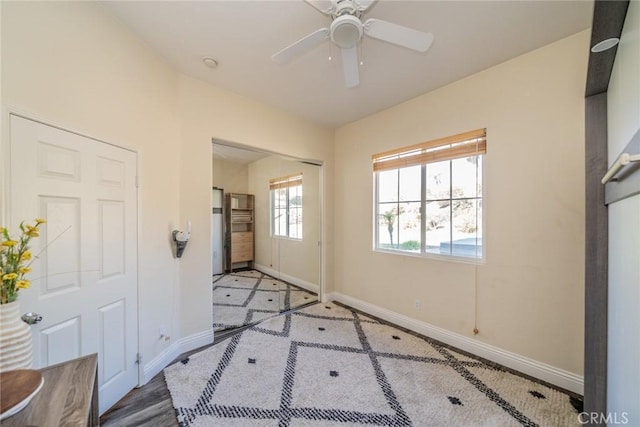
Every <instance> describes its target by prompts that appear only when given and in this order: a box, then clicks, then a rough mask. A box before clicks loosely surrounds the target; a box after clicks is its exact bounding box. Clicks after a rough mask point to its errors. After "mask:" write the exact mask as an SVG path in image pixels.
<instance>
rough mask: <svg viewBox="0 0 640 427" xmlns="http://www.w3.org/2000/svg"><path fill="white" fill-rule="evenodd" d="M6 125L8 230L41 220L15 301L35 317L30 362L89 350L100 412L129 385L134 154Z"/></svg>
mask: <svg viewBox="0 0 640 427" xmlns="http://www.w3.org/2000/svg"><path fill="white" fill-rule="evenodd" d="M10 126H11V142H10V144H11V147H10V148H11V171H10V188H11V196H10V197H11V207H10V218H9V219H10V221H11V225H12V226H11V229H15V227H16V226H17V224H18V223H19V222H20V221H22V220H26V221H29V220H33V219H34V218H36V217H42V218H45V219H46V220H47V224H45V225H44V226H42V227H41V228H42V231H41V235H40V237H39V238H37V239H33V240H32V243H33V245H32V252H33V254H34V255H36V254H38V255H37V258H36V259H35V261H34V262H33V264H32V268H33V272H32V273H30V277H31V278H32V286H31V288H30V289H27V290H24V291H21V293H20V297H19V301H20V306H21V309H22V311H23V312H30V311H31V312H35V313H38V314H40V315H41V316H42V318H43V320H42V321H41V322H40V323H38V324H35V325H33V326H32V332H33V353H34V355H33V360H34V367H36V368H40V367H45V366H48V365H52V364H56V363H60V362H63V361H65V360H69V359H73V358H76V357H79V356H83V355H87V354H91V353H98V384H99V396H100V413H103V412H104V411H105V410H106V409H108V408H109V407H110V406H112V405H113V404H114V403H115V402H117V401H118V400H119V399H120V398H121V397H122V396H124V395H125V394H126V393H127V392H128V391H129V390H131V389H132V388H133V387H135V386H136V385H137V382H138V381H137V379H138V366H137V364H136V354H137V351H138V350H137V349H138V323H137V322H138V319H137V287H138V283H137V225H136V217H137V201H136V199H137V190H136V168H137V166H136V163H137V161H136V154H135V153H134V152H131V151H128V150H124V149H122V148H118V147H115V146H112V145H109V144H106V143H103V142H99V141H96V140H94V139H91V138H87V137H83V136H80V135H77V134H75V133H71V132H67V131H64V130H61V129H59V128H55V127H52V126H48V125H44V124H42V123H38V122H35V121H32V120H28V119H25V118H22V117H19V116H14V115H12V116H11V120H10ZM45 246H46V247H45Z"/></svg>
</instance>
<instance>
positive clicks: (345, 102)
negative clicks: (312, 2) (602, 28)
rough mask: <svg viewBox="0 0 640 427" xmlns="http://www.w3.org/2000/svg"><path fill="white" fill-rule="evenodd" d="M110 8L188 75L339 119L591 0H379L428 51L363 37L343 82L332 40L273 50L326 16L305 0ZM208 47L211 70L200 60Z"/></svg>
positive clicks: (307, 114) (572, 18)
mask: <svg viewBox="0 0 640 427" xmlns="http://www.w3.org/2000/svg"><path fill="white" fill-rule="evenodd" d="M106 4H107V7H108V9H109V10H111V11H112V12H113V13H114V14H115V15H116V16H118V17H119V18H120V19H121V20H122V21H123V22H124V23H125V24H126V25H127V26H129V27H130V28H131V29H132V30H133V31H134V32H135V33H137V34H138V35H139V36H140V37H142V38H143V39H144V40H145V41H146V42H147V43H148V44H149V45H150V46H151V47H152V48H153V49H154V50H156V51H157V52H158V53H159V54H160V55H162V56H163V57H164V58H166V59H167V61H169V62H170V63H172V64H173V65H174V66H175V67H176V68H177V69H179V70H180V71H181V72H183V73H184V74H187V75H190V76H193V77H196V78H199V79H202V80H205V81H208V82H211V83H212V84H214V85H216V86H219V87H222V88H225V89H228V90H230V91H233V92H236V93H238V94H241V95H244V96H247V97H249V98H252V99H254V100H257V101H261V102H264V103H267V104H269V105H272V106H276V107H279V108H282V109H284V110H286V111H288V112H291V113H293V114H295V115H298V116H300V117H303V118H306V119H308V120H311V121H313V122H316V123H318V124H321V125H324V126H328V127H332V128H333V127H338V126H340V125H343V124H345V123H349V122H352V121H354V120H357V119H360V118H362V117H365V116H367V115H370V114H372V113H375V112H378V111H380V110H383V109H385V108H388V107H391V106H393V105H395V104H398V103H400V102H403V101H406V100H409V99H411V98H414V97H416V96H418V95H421V94H424V93H426V92H429V91H432V90H434V89H436V88H438V87H442V86H444V85H446V84H448V83H451V82H453V81H455V80H458V79H460V78H463V77H465V76H468V75H471V74H473V73H476V72H478V71H481V70H483V69H486V68H489V67H491V66H493V65H496V64H499V63H501V62H504V61H506V60H508V59H510V58H513V57H515V56H518V55H521V54H523V53H525V52H528V51H531V50H533V49H536V48H538V47H541V46H544V45H546V44H548V43H551V42H553V41H555V40H559V39H561V38H563V37H566V36H569V35H571V34H574V33H576V32H578V31H581V30H584V29H587V28H589V27H590V25H591V18H592V13H593V1H592V0H569V1H559V0H555V1H542V0H536V1H508V0H503V1H480V0H475V1H451V0H449V1H425V0H422V1H415V0H414V1H394V0H380V1H379V2H377V3H376V4H375V5H374V6H373V7H372V8H371V9H370V10H369V11H368V12H367V13H366V15H365V16H364V19H368V18H378V19H384V20H387V21H391V22H394V23H396V24H400V25H404V26H407V27H411V28H415V29H417V30H421V31H425V32H431V33H433V35H434V36H435V41H434V43H433V45H432V46H431V48H430V49H429V51H427V53H425V54H419V53H415V52H413V51H410V50H407V49H404V48H400V47H396V46H393V45H390V44H387V43H384V42H381V41H378V40H375V39H371V38H367V37H365V38H363V41H362V43H361V59H362V61H363V62H364V64H363V65H361V67H360V86H358V87H356V88H353V89H347V88H345V86H344V80H343V75H342V64H341V60H340V52H339V50H338V49H337V48H336V47H335V46H333V47H332V48H331V53H332V57H333V59H332V60H331V61H329V60H328V57H329V53H330V43H329V42H326V43H324V44H322V45H320V46H319V47H317V48H315V49H314V50H312V51H310V52H308V53H306V54H304V55H302V56H301V57H298V58H297V59H295V60H294V61H292V62H291V63H289V64H287V65H284V66H281V65H278V64H276V63H274V62H273V61H272V60H271V55H272V54H273V53H275V52H277V51H279V50H280V49H282V48H283V47H285V46H287V45H289V44H291V43H293V42H294V41H296V40H298V39H300V38H302V37H303V36H305V35H307V34H309V33H311V32H312V31H314V30H316V29H319V28H322V27H328V26H329V24H330V18H328V17H326V16H324V15H322V14H321V13H319V12H318V11H317V10H315V9H314V8H312V7H311V6H309V5H308V4H306V3H305V2H304V1H302V0H271V1H243V0H225V1H221V0H215V1H116V2H107V3H106ZM204 56H211V57H213V58H215V59H216V60H217V61H218V62H219V66H218V67H217V68H216V69H210V68H207V67H205V66H204V65H203V63H202V58H203V57H204Z"/></svg>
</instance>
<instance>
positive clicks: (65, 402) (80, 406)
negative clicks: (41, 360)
mask: <svg viewBox="0 0 640 427" xmlns="http://www.w3.org/2000/svg"><path fill="white" fill-rule="evenodd" d="M40 372H41V373H42V376H43V377H44V386H43V387H42V390H40V391H39V392H38V394H36V396H35V397H34V398H33V400H31V402H29V404H28V405H27V407H26V408H24V409H23V410H22V411H20V412H18V413H17V414H15V415H13V416H11V417H9V418H7V419H5V420H2V427H13V426H20V427H24V426H38V427H47V426H51V427H58V426H78V427H80V426H82V427H85V426H90V427H93V426H99V425H100V418H99V414H98V377H97V375H98V356H97V355H96V354H91V355H89V356H84V357H80V358H78V359H73V360H69V361H68V362H63V363H59V364H57V365H52V366H48V367H46V368H43V369H41V370H40Z"/></svg>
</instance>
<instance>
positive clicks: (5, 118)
mask: <svg viewBox="0 0 640 427" xmlns="http://www.w3.org/2000/svg"><path fill="white" fill-rule="evenodd" d="M11 116H16V117H21V118H23V119H27V120H31V121H33V122H36V123H40V124H43V125H46V126H50V127H53V128H56V129H59V130H62V131H65V132H69V133H72V134H75V135H78V136H81V137H84V138H88V139H91V140H93V141H96V142H99V143H102V144H107V145H110V146H112V147H116V148H119V149H122V150H126V151H130V152H132V153H134V154H135V156H136V209H137V213H136V227H137V235H136V241H135V245H136V256H137V263H136V264H137V268H136V294H137V300H138V301H137V306H136V324H137V333H138V337H137V349H136V353H138V354H139V353H140V348H141V343H140V337H141V336H142V331H141V330H140V328H141V322H140V311H141V292H140V287H141V286H140V284H141V275H140V271H141V269H140V264H141V261H140V260H141V249H140V242H141V240H142V231H141V224H142V218H141V217H142V203H141V199H142V197H141V188H142V185H141V179H140V175H141V168H142V153H141V150H140V149H138V148H132V147H129V146H127V145H123V144H120V143H118V144H114V143H112V142H108V141H106V140H104V139H101V138H97V137H94V136H90V135H89V134H88V133H87V132H83V131H79V130H77V129H74V127H72V126H67V125H66V124H62V125H60V124H54V123H52V122H51V121H49V120H46V119H43V118H40V117H39V115H37V114H34V113H24V112H22V111H21V110H20V109H18V108H14V107H11V106H3V107H2V139H3V143H2V144H0V155H1V156H2V158H3V162H2V167H3V169H4V173H0V189H1V190H2V191H1V192H0V204H1V205H2V209H0V222H1V223H3V224H7V223H9V222H8V221H9V220H11V218H10V211H11V210H10V206H11V200H12V197H11V152H10V146H11V145H10V139H11V120H10V119H11ZM143 379H144V366H143V363H138V386H141V385H143V384H144V382H143Z"/></svg>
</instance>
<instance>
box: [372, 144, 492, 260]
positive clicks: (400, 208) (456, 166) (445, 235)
mask: <svg viewBox="0 0 640 427" xmlns="http://www.w3.org/2000/svg"><path fill="white" fill-rule="evenodd" d="M376 187H377V188H376V196H377V200H376V216H377V221H378V225H377V233H376V248H377V249H381V250H391V251H404V252H411V253H416V254H440V255H450V256H451V255H452V256H459V257H472V258H482V254H483V251H482V156H479V155H478V156H471V157H466V158H460V159H454V160H444V161H440V162H432V163H426V164H419V165H415V166H409V167H404V168H398V169H388V170H382V171H379V172H377V173H376ZM423 213H424V215H423Z"/></svg>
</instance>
